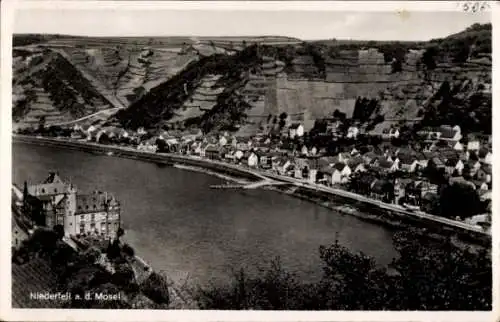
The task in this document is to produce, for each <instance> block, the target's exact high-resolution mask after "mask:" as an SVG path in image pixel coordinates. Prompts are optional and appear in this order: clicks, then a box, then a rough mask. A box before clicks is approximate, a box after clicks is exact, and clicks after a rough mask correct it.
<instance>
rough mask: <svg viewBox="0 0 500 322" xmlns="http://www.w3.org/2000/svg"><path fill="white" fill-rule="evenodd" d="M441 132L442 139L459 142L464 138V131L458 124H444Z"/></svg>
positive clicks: (440, 137)
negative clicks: (452, 125)
mask: <svg viewBox="0 0 500 322" xmlns="http://www.w3.org/2000/svg"><path fill="white" fill-rule="evenodd" d="M440 133H441V135H440V136H439V139H440V140H444V141H453V142H458V141H460V139H462V131H461V129H460V126H458V125H455V126H454V127H451V126H448V125H443V126H441V127H440Z"/></svg>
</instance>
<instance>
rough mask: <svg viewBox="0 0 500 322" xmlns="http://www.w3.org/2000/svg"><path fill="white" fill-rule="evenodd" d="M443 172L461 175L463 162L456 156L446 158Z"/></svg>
mask: <svg viewBox="0 0 500 322" xmlns="http://www.w3.org/2000/svg"><path fill="white" fill-rule="evenodd" d="M444 166H445V172H446V173H447V174H449V175H452V174H454V173H456V174H458V175H461V174H462V170H463V169H464V163H463V161H462V160H460V159H458V158H449V159H448V160H446V162H445V164H444Z"/></svg>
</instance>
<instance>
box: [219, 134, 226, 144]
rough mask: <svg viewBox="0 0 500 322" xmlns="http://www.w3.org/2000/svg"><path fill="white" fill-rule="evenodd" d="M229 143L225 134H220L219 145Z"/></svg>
mask: <svg viewBox="0 0 500 322" xmlns="http://www.w3.org/2000/svg"><path fill="white" fill-rule="evenodd" d="M226 144H227V138H226V137H225V136H223V135H222V136H220V137H219V145H220V146H225V145H226Z"/></svg>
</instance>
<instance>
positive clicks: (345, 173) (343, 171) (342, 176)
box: [332, 162, 352, 184]
mask: <svg viewBox="0 0 500 322" xmlns="http://www.w3.org/2000/svg"><path fill="white" fill-rule="evenodd" d="M333 169H334V171H333V173H332V184H337V183H345V182H347V181H348V180H349V176H350V175H351V173H352V171H351V168H349V166H348V165H347V164H345V163H341V162H339V163H336V164H335V165H334V166H333Z"/></svg>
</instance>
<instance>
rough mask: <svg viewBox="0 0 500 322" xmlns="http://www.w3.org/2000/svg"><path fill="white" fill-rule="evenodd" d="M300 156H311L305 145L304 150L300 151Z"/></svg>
mask: <svg viewBox="0 0 500 322" xmlns="http://www.w3.org/2000/svg"><path fill="white" fill-rule="evenodd" d="M300 154H301V155H305V156H307V155H309V150H308V149H307V146H305V145H303V146H302V148H301V149H300Z"/></svg>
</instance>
